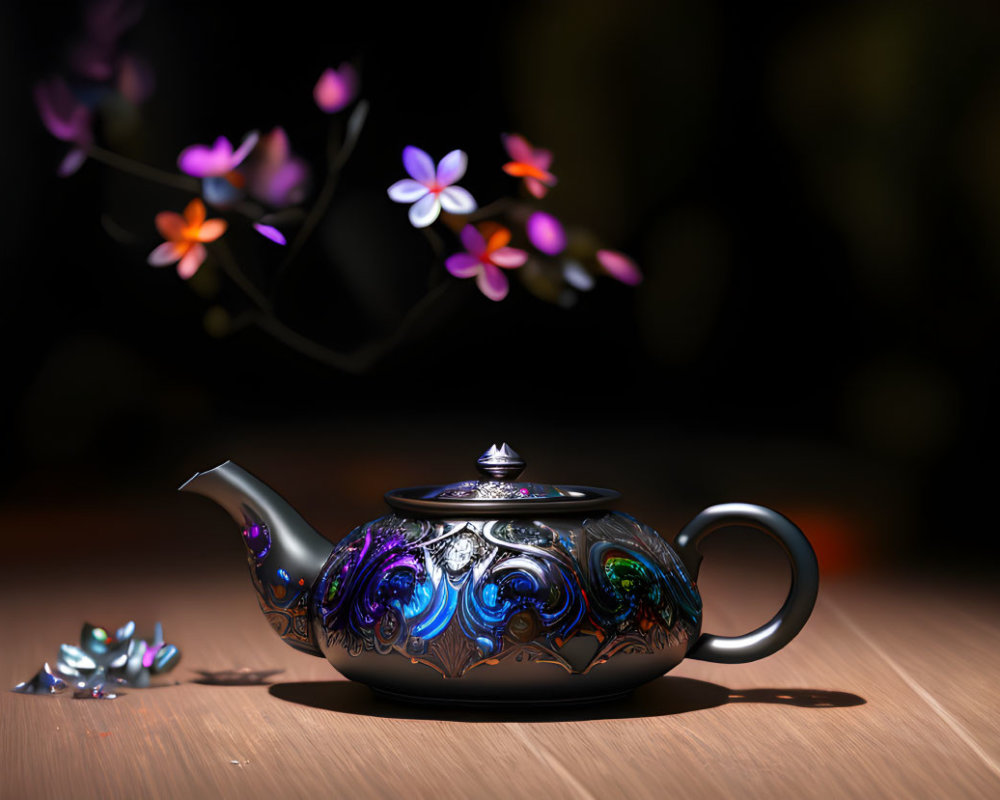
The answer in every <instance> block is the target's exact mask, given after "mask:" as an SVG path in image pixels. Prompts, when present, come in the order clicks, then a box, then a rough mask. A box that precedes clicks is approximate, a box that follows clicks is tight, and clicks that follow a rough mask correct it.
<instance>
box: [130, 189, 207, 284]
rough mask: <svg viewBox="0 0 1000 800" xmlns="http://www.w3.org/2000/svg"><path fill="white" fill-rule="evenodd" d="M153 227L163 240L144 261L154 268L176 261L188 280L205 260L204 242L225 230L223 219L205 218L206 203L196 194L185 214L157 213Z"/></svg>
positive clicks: (179, 269)
mask: <svg viewBox="0 0 1000 800" xmlns="http://www.w3.org/2000/svg"><path fill="white" fill-rule="evenodd" d="M156 229H157V230H158V231H159V232H160V235H161V236H162V237H163V238H164V239H166V240H167V241H165V242H164V243H163V244H161V245H160V246H159V247H157V248H156V249H155V250H154V251H153V252H152V253H150V254H149V258H148V259H147V261H149V263H150V264H151V265H152V266H154V267H164V266H166V265H167V264H173V263H175V262H176V263H177V274H178V275H180V276H181V277H182V278H184V279H185V280H187V279H188V278H190V277H191V276H192V275H194V274H195V273H196V272H197V271H198V268H199V267H200V266H201V265H202V264H203V263H204V261H205V255H206V252H205V245H204V244H202V242H214V241H215V240H216V239H218V238H219V237H220V236H222V234H224V233H225V232H226V221H225V220H224V219H205V204H204V203H203V202H202V201H201V198H200V197H196V198H195V199H194V200H192V201H191V202H190V203H188V205H187V208H185V209H184V216H181V215H180V214H178V213H176V212H174V211H161V212H160V213H159V214H157V215H156Z"/></svg>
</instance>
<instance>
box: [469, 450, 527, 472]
mask: <svg viewBox="0 0 1000 800" xmlns="http://www.w3.org/2000/svg"><path fill="white" fill-rule="evenodd" d="M526 466H527V464H526V463H525V461H524V459H523V458H521V456H519V455H518V454H517V453H516V452H514V450H513V448H511V447H510V446H509V445H508V444H507V443H506V442H504V443H503V444H501V445H500V446H499V447H497V446H496V445H493V446H492V447H491V448H490V449H489V450H487V451H486V452H485V453H483V454H482V455H481V456H479V458H478V459H476V467H477V469H478V470H479V474H480V475H482V476H483V477H484V478H493V479H494V480H498V481H513V480H516V479H517V476H518V475H520V474H521V473H522V472H523V471H524V468H525V467H526Z"/></svg>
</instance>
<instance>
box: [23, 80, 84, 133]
mask: <svg viewBox="0 0 1000 800" xmlns="http://www.w3.org/2000/svg"><path fill="white" fill-rule="evenodd" d="M34 93H35V105H36V107H37V108H38V115H39V116H40V117H41V118H42V124H43V125H44V126H45V128H46V130H48V132H49V133H51V134H52V135H53V136H55V137H56V138H57V139H59V140H60V141H63V142H73V141H77V140H80V139H82V138H83V137H84V136H88V135H89V131H90V122H91V115H90V111H89V110H88V109H87V107H86V106H84V105H83V104H82V103H80V101H79V100H77V99H76V97H74V96H73V92H72V91H71V90H70V88H69V84H67V83H66V81H64V80H63V79H62V78H59V77H55V78H51V79H50V80H47V81H41V82H40V83H37V84H35V91H34Z"/></svg>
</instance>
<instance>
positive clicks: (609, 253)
mask: <svg viewBox="0 0 1000 800" xmlns="http://www.w3.org/2000/svg"><path fill="white" fill-rule="evenodd" d="M597 261H598V263H599V264H600V265H601V266H602V267H604V271H605V272H607V273H608V275H610V276H611V277H612V278H615V279H617V280H619V281H621V282H622V283H626V284H628V285H629V286H636V285H638V284H640V283H642V273H641V272H640V271H639V266H638V264H636V263H635V262H634V261H633V260H632V259H631V258H629V257H628V256H627V255H625V254H624V253H619V252H618V251H617V250H598V251H597Z"/></svg>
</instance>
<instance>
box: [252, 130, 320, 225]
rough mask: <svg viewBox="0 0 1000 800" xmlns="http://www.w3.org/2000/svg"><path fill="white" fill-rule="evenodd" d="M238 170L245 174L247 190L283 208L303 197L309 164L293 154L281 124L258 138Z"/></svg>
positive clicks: (300, 200)
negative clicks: (258, 140) (254, 146)
mask: <svg viewBox="0 0 1000 800" xmlns="http://www.w3.org/2000/svg"><path fill="white" fill-rule="evenodd" d="M240 172H241V173H242V174H243V175H244V176H245V177H246V187H247V191H248V192H249V193H250V194H252V195H253V196H254V197H256V198H257V199H258V200H260V201H261V202H264V203H267V204H268V205H269V206H273V207H274V208H285V207H287V206H290V205H295V204H296V203H301V202H302V201H303V200H304V199H305V195H306V186H307V184H308V183H309V167H308V166H306V162H305V161H303V160H302V159H301V158H298V157H297V156H293V155H292V152H291V148H290V147H289V144H288V136H287V135H286V134H285V131H284V129H283V128H280V127H279V128H275V129H274V130H273V131H271V132H270V133H269V134H266V135H265V136H262V137H261V138H260V142H259V144H258V145H257V147H256V148H255V149H254V151H253V155H251V156H250V158H249V159H247V161H246V162H245V163H244V164H243V166H242V167H241V168H240Z"/></svg>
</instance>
